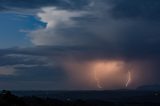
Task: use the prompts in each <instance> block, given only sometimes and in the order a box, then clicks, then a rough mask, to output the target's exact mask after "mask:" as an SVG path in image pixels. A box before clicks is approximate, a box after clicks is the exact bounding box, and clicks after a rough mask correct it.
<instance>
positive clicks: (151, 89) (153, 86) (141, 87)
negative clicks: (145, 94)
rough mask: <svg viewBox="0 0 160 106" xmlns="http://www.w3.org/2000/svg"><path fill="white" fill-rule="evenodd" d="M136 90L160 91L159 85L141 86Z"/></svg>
mask: <svg viewBox="0 0 160 106" xmlns="http://www.w3.org/2000/svg"><path fill="white" fill-rule="evenodd" d="M137 90H150V91H160V85H159V84H158V85H143V86H140V87H138V88H137Z"/></svg>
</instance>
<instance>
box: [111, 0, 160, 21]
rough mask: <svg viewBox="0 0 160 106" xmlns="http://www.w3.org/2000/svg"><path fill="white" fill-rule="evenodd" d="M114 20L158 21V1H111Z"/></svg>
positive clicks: (159, 10) (159, 18)
mask: <svg viewBox="0 0 160 106" xmlns="http://www.w3.org/2000/svg"><path fill="white" fill-rule="evenodd" d="M112 2H113V3H114V8H113V10H112V14H113V15H114V16H115V17H116V18H132V19H142V20H144V19H148V20H150V21H151V20H152V21H154V20H160V14H159V12H160V1H159V0H113V1H112Z"/></svg>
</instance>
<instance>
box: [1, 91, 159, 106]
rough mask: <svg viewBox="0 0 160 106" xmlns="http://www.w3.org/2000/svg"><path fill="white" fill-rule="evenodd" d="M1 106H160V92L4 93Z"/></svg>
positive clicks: (2, 93)
mask: <svg viewBox="0 0 160 106" xmlns="http://www.w3.org/2000/svg"><path fill="white" fill-rule="evenodd" d="M15 95H16V96H15ZM47 95H48V96H47ZM0 106H160V92H158V91H156V92H154V91H70V92H69V91H14V92H12V93H11V92H9V91H2V92H1V93H0Z"/></svg>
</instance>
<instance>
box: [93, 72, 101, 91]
mask: <svg viewBox="0 0 160 106" xmlns="http://www.w3.org/2000/svg"><path fill="white" fill-rule="evenodd" d="M94 79H95V81H96V83H97V87H98V88H99V89H102V88H103V87H102V86H101V82H100V80H99V78H98V75H97V70H95V71H94Z"/></svg>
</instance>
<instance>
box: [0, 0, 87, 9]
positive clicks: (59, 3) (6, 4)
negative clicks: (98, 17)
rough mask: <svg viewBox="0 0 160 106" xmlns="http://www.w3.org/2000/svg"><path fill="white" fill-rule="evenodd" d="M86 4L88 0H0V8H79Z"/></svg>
mask: <svg viewBox="0 0 160 106" xmlns="http://www.w3.org/2000/svg"><path fill="white" fill-rule="evenodd" d="M87 4H88V0H77V1H75V0H0V10H2V11H5V10H8V11H12V10H17V9H39V8H41V7H46V6H56V7H59V8H64V9H80V8H82V7H83V6H85V5H87Z"/></svg>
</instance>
